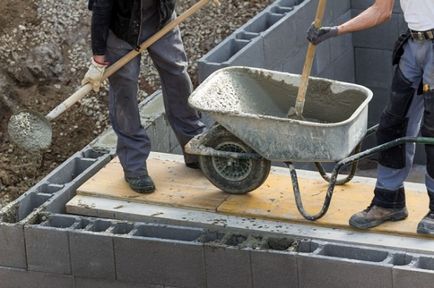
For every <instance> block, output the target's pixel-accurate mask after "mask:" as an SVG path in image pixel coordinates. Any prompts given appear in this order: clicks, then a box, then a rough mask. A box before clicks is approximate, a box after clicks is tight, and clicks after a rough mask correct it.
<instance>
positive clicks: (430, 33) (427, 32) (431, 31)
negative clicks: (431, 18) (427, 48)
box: [426, 30, 434, 40]
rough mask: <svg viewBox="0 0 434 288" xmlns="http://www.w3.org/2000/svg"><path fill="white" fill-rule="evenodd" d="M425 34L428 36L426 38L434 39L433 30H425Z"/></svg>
mask: <svg viewBox="0 0 434 288" xmlns="http://www.w3.org/2000/svg"><path fill="white" fill-rule="evenodd" d="M426 36H428V39H430V40H433V39H434V33H433V30H429V31H426Z"/></svg>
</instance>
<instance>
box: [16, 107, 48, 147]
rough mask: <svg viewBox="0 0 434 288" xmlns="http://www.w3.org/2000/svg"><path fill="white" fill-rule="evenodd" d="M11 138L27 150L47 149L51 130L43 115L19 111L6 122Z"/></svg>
mask: <svg viewBox="0 0 434 288" xmlns="http://www.w3.org/2000/svg"><path fill="white" fill-rule="evenodd" d="M8 133H9V136H10V138H11V140H12V141H13V142H14V143H15V144H17V145H18V146H20V147H21V148H23V149H24V150H26V151H29V152H36V151H40V150H44V149H47V148H48V147H50V145H51V139H52V131H51V126H50V124H49V122H48V121H47V120H46V119H45V118H43V116H40V115H37V114H34V113H30V112H20V113H18V114H14V115H12V117H11V118H10V120H9V123H8Z"/></svg>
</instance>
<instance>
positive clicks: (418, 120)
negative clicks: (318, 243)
mask: <svg viewBox="0 0 434 288" xmlns="http://www.w3.org/2000/svg"><path fill="white" fill-rule="evenodd" d="M400 4H401V8H402V11H403V13H404V19H405V21H406V23H407V25H408V28H409V29H408V31H407V33H405V34H403V35H401V37H400V38H399V39H398V41H397V42H396V44H395V48H394V53H393V54H394V57H393V64H395V65H396V68H395V73H394V77H393V80H392V89H391V95H390V99H389V101H388V104H387V106H386V107H385V109H384V111H383V113H382V115H381V118H380V123H379V128H378V130H377V142H378V144H379V145H380V144H383V143H386V142H389V141H392V140H394V139H397V138H400V137H404V136H410V137H411V136H412V137H416V136H418V135H419V132H420V133H421V134H422V136H424V137H434V1H433V0H400ZM393 6H394V0H376V1H375V2H374V4H373V5H372V6H370V7H369V8H368V9H366V10H365V11H363V12H362V13H361V14H359V15H358V16H356V17H355V18H353V19H351V20H349V21H347V22H346V23H343V24H341V25H339V26H334V27H321V28H319V29H317V28H315V27H314V26H312V27H311V28H310V29H309V31H308V40H309V41H311V42H312V43H314V44H319V43H321V42H322V41H324V40H326V39H329V38H332V37H335V36H338V35H342V34H346V33H351V32H356V31H361V30H364V29H368V28H371V27H374V26H377V25H379V24H381V23H384V22H385V21H387V20H388V19H390V17H391V15H392V11H393ZM425 152H426V157H427V165H426V176H425V184H426V188H427V192H428V196H429V205H428V209H429V210H428V214H427V215H426V216H425V217H424V218H423V219H422V220H421V221H420V222H419V225H418V227H417V232H418V233H423V234H431V235H434V145H425ZM414 154H415V144H410V143H408V144H404V145H399V146H396V147H393V148H391V149H388V150H386V151H383V152H381V153H380V157H379V165H378V172H377V183H376V187H375V190H374V194H375V195H374V198H373V200H372V202H371V205H370V206H369V207H368V208H367V209H365V210H363V211H361V212H359V213H356V214H354V215H353V216H352V217H351V219H350V221H349V223H350V225H351V226H353V227H355V228H359V229H367V228H371V227H375V226H378V225H380V224H382V223H383V222H385V221H399V220H403V219H405V218H407V216H408V212H407V208H406V201H405V192H404V185H403V183H404V181H405V179H406V178H407V176H408V174H409V172H410V169H411V166H412V163H413V158H414Z"/></svg>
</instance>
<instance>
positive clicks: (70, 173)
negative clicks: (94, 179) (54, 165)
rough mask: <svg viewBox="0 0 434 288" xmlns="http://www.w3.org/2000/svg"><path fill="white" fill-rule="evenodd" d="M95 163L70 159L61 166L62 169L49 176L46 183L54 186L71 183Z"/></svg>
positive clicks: (91, 160) (77, 158)
mask: <svg viewBox="0 0 434 288" xmlns="http://www.w3.org/2000/svg"><path fill="white" fill-rule="evenodd" d="M94 163H95V160H94V159H88V158H79V157H74V158H70V159H69V160H67V161H66V162H64V164H63V165H62V167H61V168H62V169H56V171H55V173H53V174H51V175H50V177H49V178H48V179H47V182H49V183H54V184H67V183H69V182H71V181H73V180H74V179H75V178H76V177H77V176H78V175H80V174H81V173H83V172H84V171H85V170H86V169H87V168H89V167H90V166H92V164H94Z"/></svg>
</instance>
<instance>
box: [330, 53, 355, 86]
mask: <svg viewBox="0 0 434 288" xmlns="http://www.w3.org/2000/svg"><path fill="white" fill-rule="evenodd" d="M330 66H332V67H333V70H334V73H333V75H334V77H333V79H334V80H338V81H344V82H350V83H354V82H355V78H356V77H355V72H354V71H355V67H354V52H353V50H348V51H347V52H346V53H344V54H342V55H341V56H340V57H339V58H337V59H336V60H335V61H334V62H333V63H332V64H331V65H330Z"/></svg>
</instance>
